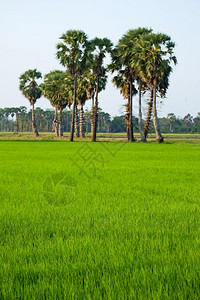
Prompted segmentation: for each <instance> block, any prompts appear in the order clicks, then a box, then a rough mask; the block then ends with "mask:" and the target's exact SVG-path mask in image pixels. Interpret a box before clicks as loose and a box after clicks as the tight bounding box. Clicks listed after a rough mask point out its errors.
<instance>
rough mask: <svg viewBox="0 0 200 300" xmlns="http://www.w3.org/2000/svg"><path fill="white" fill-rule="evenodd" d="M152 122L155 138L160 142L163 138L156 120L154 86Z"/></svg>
mask: <svg viewBox="0 0 200 300" xmlns="http://www.w3.org/2000/svg"><path fill="white" fill-rule="evenodd" d="M153 124H154V128H155V133H156V140H157V142H158V143H162V142H163V140H164V138H163V136H162V134H161V132H160V126H159V122H158V116H157V109H156V88H154V89H153Z"/></svg>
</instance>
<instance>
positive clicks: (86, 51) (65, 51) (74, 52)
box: [57, 30, 91, 141]
mask: <svg viewBox="0 0 200 300" xmlns="http://www.w3.org/2000/svg"><path fill="white" fill-rule="evenodd" d="M60 39H61V40H62V42H60V43H59V44H58V45H57V49H58V51H57V58H58V59H59V60H60V63H61V64H62V65H63V66H65V67H67V68H68V71H69V74H70V75H71V76H72V78H73V81H74V95H73V111H72V122H71V132H70V138H69V141H73V137H74V117H75V109H76V90H77V77H78V76H80V75H81V74H82V73H83V71H84V70H85V69H87V67H88V66H89V61H90V53H91V51H90V50H91V49H90V43H89V42H88V40H87V35H86V34H85V33H84V32H83V31H79V30H69V31H67V32H66V33H65V34H63V35H62V36H61V37H60Z"/></svg>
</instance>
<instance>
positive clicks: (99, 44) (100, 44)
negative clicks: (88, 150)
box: [91, 38, 112, 142]
mask: <svg viewBox="0 0 200 300" xmlns="http://www.w3.org/2000/svg"><path fill="white" fill-rule="evenodd" d="M91 45H92V48H93V55H94V59H93V73H94V74H95V76H96V89H95V92H96V94H95V104H94V112H93V125H92V129H93V131H92V141H93V142H95V141H96V133H97V119H98V94H99V85H100V80H101V78H102V77H104V76H105V74H106V68H105V67H104V58H105V56H106V54H107V53H111V52H112V42H111V41H110V40H109V39H107V38H103V39H100V38H95V39H93V40H92V41H91Z"/></svg>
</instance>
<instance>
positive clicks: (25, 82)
mask: <svg viewBox="0 0 200 300" xmlns="http://www.w3.org/2000/svg"><path fill="white" fill-rule="evenodd" d="M41 77H42V74H41V73H40V72H38V71H37V70H36V69H34V70H28V71H26V72H25V73H24V74H22V75H21V76H20V85H19V89H20V91H21V92H22V94H23V95H24V97H26V98H27V99H28V100H29V102H30V104H31V105H32V130H33V132H34V133H35V135H36V136H38V135H39V134H38V130H37V128H36V123H35V111H34V105H35V103H36V101H37V99H39V98H40V97H41V94H42V91H41V88H40V85H39V84H38V83H37V80H38V79H40V78H41Z"/></svg>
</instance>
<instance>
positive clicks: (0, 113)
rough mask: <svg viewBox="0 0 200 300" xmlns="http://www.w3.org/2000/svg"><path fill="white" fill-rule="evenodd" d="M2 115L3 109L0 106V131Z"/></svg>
mask: <svg viewBox="0 0 200 300" xmlns="http://www.w3.org/2000/svg"><path fill="white" fill-rule="evenodd" d="M3 117H4V109H3V108H0V131H1V121H2V119H3Z"/></svg>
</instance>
